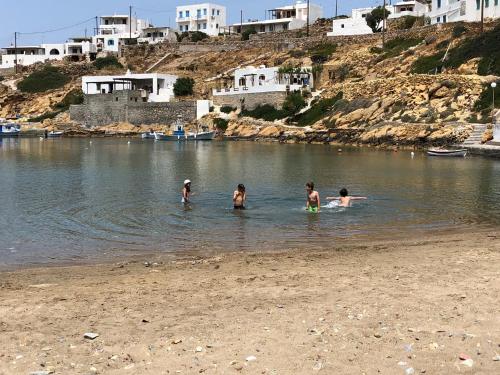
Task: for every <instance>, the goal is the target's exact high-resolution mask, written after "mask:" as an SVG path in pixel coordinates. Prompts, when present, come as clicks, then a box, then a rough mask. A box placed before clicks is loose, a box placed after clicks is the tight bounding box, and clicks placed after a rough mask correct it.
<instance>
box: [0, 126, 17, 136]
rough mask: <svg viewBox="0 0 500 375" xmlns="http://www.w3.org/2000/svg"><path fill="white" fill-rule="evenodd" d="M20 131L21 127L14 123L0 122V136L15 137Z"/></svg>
mask: <svg viewBox="0 0 500 375" xmlns="http://www.w3.org/2000/svg"><path fill="white" fill-rule="evenodd" d="M19 133H21V127H20V126H19V125H18V124H14V123H5V124H3V123H0V137H17V136H18V135H19Z"/></svg>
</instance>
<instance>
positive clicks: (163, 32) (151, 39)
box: [137, 26, 177, 44]
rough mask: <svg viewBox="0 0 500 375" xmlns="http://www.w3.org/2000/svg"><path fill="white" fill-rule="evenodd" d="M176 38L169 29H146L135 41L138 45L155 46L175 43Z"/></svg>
mask: <svg viewBox="0 0 500 375" xmlns="http://www.w3.org/2000/svg"><path fill="white" fill-rule="evenodd" d="M176 41H177V36H176V35H175V32H174V31H173V30H172V29H171V28H170V27H154V26H152V27H146V28H144V29H143V30H142V32H141V35H140V36H139V38H138V39H137V42H138V43H147V44H156V43H162V42H176Z"/></svg>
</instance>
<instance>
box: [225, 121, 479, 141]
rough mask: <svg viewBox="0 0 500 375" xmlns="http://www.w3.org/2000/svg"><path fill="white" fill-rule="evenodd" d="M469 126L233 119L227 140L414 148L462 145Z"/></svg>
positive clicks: (469, 131) (471, 128)
mask: <svg viewBox="0 0 500 375" xmlns="http://www.w3.org/2000/svg"><path fill="white" fill-rule="evenodd" d="M472 130H473V126H472V125H463V124H462V125H460V124H456V123H447V124H446V123H442V124H407V123H396V122H382V123H379V124H376V125H369V124H366V123H365V124H360V125H358V126H339V127H336V126H334V127H330V128H327V127H325V126H322V125H320V124H316V125H314V126H312V127H305V128H301V127H293V126H285V125H281V124H274V123H269V122H265V121H260V120H255V119H250V118H241V119H238V120H233V121H231V122H230V125H229V127H228V129H227V131H226V133H225V135H226V136H227V137H230V138H238V139H246V140H267V141H275V142H282V143H344V144H353V145H372V146H380V147H388V146H416V147H419V146H421V147H424V146H429V145H449V144H455V143H461V142H463V141H464V140H465V139H466V138H467V137H468V136H469V134H470V133H471V132H472Z"/></svg>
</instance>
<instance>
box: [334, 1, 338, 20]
mask: <svg viewBox="0 0 500 375" xmlns="http://www.w3.org/2000/svg"><path fill="white" fill-rule="evenodd" d="M338 16H339V0H335V19H337V17H338Z"/></svg>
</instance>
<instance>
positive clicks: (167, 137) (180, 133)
mask: <svg viewBox="0 0 500 375" xmlns="http://www.w3.org/2000/svg"><path fill="white" fill-rule="evenodd" d="M154 135H155V139H156V140H157V141H211V140H212V139H214V138H215V132H214V131H211V132H210V131H203V132H197V133H186V131H185V130H184V126H183V125H176V126H175V130H174V132H173V133H172V134H165V133H159V132H156V133H154Z"/></svg>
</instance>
